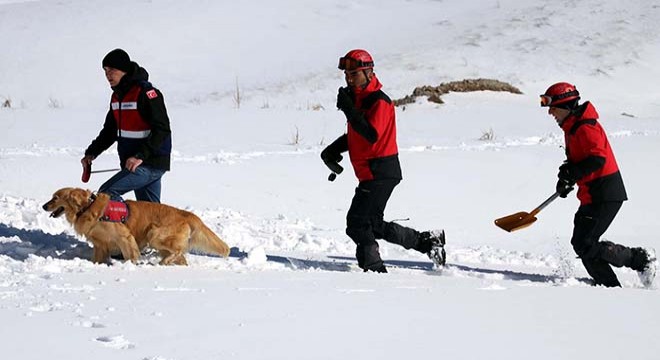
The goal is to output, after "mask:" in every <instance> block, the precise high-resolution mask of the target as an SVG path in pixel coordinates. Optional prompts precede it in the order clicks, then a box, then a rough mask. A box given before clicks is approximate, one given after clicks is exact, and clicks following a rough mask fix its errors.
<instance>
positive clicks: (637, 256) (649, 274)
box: [631, 248, 657, 287]
mask: <svg viewBox="0 0 660 360" xmlns="http://www.w3.org/2000/svg"><path fill="white" fill-rule="evenodd" d="M632 250H633V261H632V266H631V268H632V269H633V270H636V271H637V275H639V280H641V282H642V285H644V287H651V285H653V280H654V279H655V272H656V268H657V258H656V255H655V250H653V249H651V248H648V249H643V248H634V249H632Z"/></svg>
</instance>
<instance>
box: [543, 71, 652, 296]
mask: <svg viewBox="0 0 660 360" xmlns="http://www.w3.org/2000/svg"><path fill="white" fill-rule="evenodd" d="M579 100H580V93H579V92H578V91H577V89H576V88H575V86H573V85H571V84H569V83H565V82H561V83H557V84H554V85H552V86H550V87H549V88H548V90H546V92H545V93H544V94H543V95H541V106H545V107H548V114H549V115H551V116H553V117H554V118H555V120H556V121H557V124H558V125H559V127H561V129H562V130H563V131H564V140H565V144H566V161H564V163H563V164H562V165H561V166H560V167H559V174H558V177H559V180H558V182H557V186H556V190H557V192H558V193H559V194H560V196H561V197H563V198H565V197H566V196H567V195H568V193H570V192H571V191H572V190H573V185H574V184H576V183H577V185H578V193H577V197H578V199H579V200H580V207H579V208H578V211H577V213H576V214H575V219H574V228H573V238H572V239H571V244H572V245H573V249H574V250H575V252H576V253H577V254H578V256H579V257H580V259H581V260H582V263H583V264H584V267H585V268H586V269H587V272H588V273H589V275H591V277H592V278H593V279H594V281H595V284H596V285H604V286H607V287H614V286H621V284H620V283H619V280H618V279H617V277H616V274H615V273H614V271H613V270H612V267H611V265H614V266H616V267H621V266H626V267H629V268H631V269H633V270H636V271H638V273H639V275H640V279H641V280H642V283H643V284H644V285H645V286H650V285H651V284H652V282H653V278H654V277H655V268H656V264H655V252H654V251H653V250H651V249H649V250H646V249H642V248H629V247H626V246H623V245H619V244H615V243H613V242H610V241H600V237H601V235H603V233H604V232H605V230H607V228H608V227H609V226H610V224H611V223H612V220H614V217H615V216H616V214H617V212H618V211H619V209H620V208H621V205H622V204H623V202H624V201H625V200H627V199H628V198H627V195H626V189H625V187H624V185H623V179H622V178H621V173H620V172H619V167H618V165H617V162H616V159H615V158H614V153H613V152H612V148H611V147H610V143H609V141H608V140H607V136H606V135H605V131H604V130H603V128H602V127H601V125H600V123H599V122H598V113H597V112H596V109H595V108H594V106H593V105H592V104H591V103H590V102H588V101H587V102H585V103H584V104H582V105H580V104H579V103H578V102H579Z"/></svg>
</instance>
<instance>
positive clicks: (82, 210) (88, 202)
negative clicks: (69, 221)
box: [76, 193, 96, 217]
mask: <svg viewBox="0 0 660 360" xmlns="http://www.w3.org/2000/svg"><path fill="white" fill-rule="evenodd" d="M94 201H96V194H94V193H92V194H91V195H90V196H89V199H87V206H85V207H84V208H82V209H80V211H78V213H77V214H76V217H80V215H82V214H83V213H84V212H85V211H87V209H89V207H90V206H92V204H93V203H94Z"/></svg>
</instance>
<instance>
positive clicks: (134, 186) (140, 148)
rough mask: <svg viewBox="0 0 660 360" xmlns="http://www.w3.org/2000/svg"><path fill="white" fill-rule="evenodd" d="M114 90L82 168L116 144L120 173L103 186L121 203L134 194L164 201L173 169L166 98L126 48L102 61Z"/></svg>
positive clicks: (148, 199)
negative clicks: (168, 173) (123, 197)
mask: <svg viewBox="0 0 660 360" xmlns="http://www.w3.org/2000/svg"><path fill="white" fill-rule="evenodd" d="M101 64H102V66H103V71H104V72H105V76H106V78H107V80H108V83H109V84H110V87H111V88H112V98H111V100H110V108H109V110H108V113H107V115H106V117H105V122H104V123H103V128H102V129H101V131H100V132H99V135H98V136H97V137H96V139H94V140H93V141H92V143H91V144H90V145H89V147H88V148H87V150H85V156H84V157H83V158H82V159H81V160H80V161H81V162H82V164H83V166H90V167H91V164H92V161H94V159H96V157H97V156H99V155H100V154H101V153H102V152H104V151H105V150H107V149H108V148H109V147H110V146H111V145H112V144H114V143H115V142H117V152H118V153H119V163H120V164H119V165H120V167H121V171H119V172H118V173H117V174H115V175H114V176H113V177H111V178H110V179H109V180H108V181H106V182H105V183H104V184H103V185H101V187H100V188H99V192H105V193H108V194H110V195H111V196H112V197H113V198H115V199H119V198H121V195H123V194H125V193H127V192H129V191H134V192H135V198H136V199H137V200H142V201H150V202H160V192H161V178H162V177H163V174H165V172H166V171H169V170H170V152H171V151H172V132H171V130H170V119H169V117H168V116H167V110H166V108H165V102H164V101H163V94H162V93H161V92H160V90H158V89H156V88H155V87H154V86H153V85H152V84H151V83H150V82H149V81H148V80H149V74H148V73H147V71H146V70H145V69H144V68H143V67H141V66H139V65H138V64H137V63H136V62H134V61H131V59H130V57H129V56H128V54H127V53H126V52H125V51H124V50H122V49H115V50H112V51H110V52H109V53H108V54H107V55H106V56H105V57H104V58H103V61H102V63H101Z"/></svg>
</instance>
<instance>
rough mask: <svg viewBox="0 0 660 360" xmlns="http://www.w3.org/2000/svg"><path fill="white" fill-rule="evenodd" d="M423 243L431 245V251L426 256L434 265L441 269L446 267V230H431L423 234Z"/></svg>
mask: <svg viewBox="0 0 660 360" xmlns="http://www.w3.org/2000/svg"><path fill="white" fill-rule="evenodd" d="M421 238H422V240H423V241H429V242H430V243H431V249H430V250H429V251H428V252H427V253H426V255H427V256H428V257H429V259H431V261H433V263H434V264H435V265H436V266H438V267H440V266H445V263H446V262H447V253H446V252H445V231H444V230H431V231H424V232H422V233H421Z"/></svg>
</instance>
